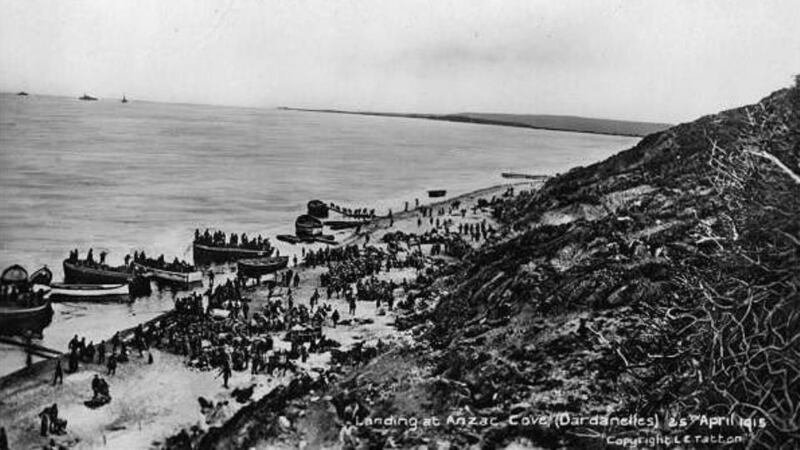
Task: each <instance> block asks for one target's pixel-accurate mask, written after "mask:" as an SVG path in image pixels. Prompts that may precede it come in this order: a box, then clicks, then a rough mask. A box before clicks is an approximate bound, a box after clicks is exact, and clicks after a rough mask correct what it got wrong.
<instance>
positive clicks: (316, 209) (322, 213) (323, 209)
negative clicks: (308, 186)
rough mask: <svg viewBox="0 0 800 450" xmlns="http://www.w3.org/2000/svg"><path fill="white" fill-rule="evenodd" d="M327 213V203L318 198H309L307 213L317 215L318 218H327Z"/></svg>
mask: <svg viewBox="0 0 800 450" xmlns="http://www.w3.org/2000/svg"><path fill="white" fill-rule="evenodd" d="M328 214H329V211H328V205H326V204H325V203H323V202H321V201H319V200H311V201H310V202H308V215H310V216H314V217H317V218H319V219H327V218H328Z"/></svg>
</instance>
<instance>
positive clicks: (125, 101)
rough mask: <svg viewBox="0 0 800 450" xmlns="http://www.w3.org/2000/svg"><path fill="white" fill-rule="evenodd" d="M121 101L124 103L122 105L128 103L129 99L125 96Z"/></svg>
mask: <svg viewBox="0 0 800 450" xmlns="http://www.w3.org/2000/svg"><path fill="white" fill-rule="evenodd" d="M121 101H122V103H128V99H127V98H125V95H124V94H123V95H122V100H121Z"/></svg>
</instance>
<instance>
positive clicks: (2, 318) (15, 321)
mask: <svg viewBox="0 0 800 450" xmlns="http://www.w3.org/2000/svg"><path fill="white" fill-rule="evenodd" d="M52 320H53V307H52V306H51V305H50V301H49V300H45V301H44V303H42V304H40V305H36V306H31V307H22V306H18V305H11V304H0V334H2V335H6V336H13V335H22V334H25V333H26V332H32V333H33V334H41V332H42V330H44V329H45V328H47V326H48V325H50V322H52Z"/></svg>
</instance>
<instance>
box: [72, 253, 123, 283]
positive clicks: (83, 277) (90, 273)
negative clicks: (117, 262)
mask: <svg viewBox="0 0 800 450" xmlns="http://www.w3.org/2000/svg"><path fill="white" fill-rule="evenodd" d="M63 266H64V282H65V283H69V284H125V283H128V282H130V281H132V280H133V278H134V277H135V275H136V274H135V273H134V271H133V269H132V268H131V267H126V266H120V267H108V266H99V265H88V264H86V263H85V262H84V261H80V260H78V261H70V260H69V259H65V260H64V264H63Z"/></svg>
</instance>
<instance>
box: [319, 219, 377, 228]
mask: <svg viewBox="0 0 800 450" xmlns="http://www.w3.org/2000/svg"><path fill="white" fill-rule="evenodd" d="M367 224H369V220H328V221H325V226H326V227H328V228H330V229H331V230H346V229H348V228H357V227H360V226H363V225H367Z"/></svg>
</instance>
